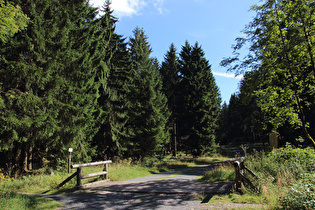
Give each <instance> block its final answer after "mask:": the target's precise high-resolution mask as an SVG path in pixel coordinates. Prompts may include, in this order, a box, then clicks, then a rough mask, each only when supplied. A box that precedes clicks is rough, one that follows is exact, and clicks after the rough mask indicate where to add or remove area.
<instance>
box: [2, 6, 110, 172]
mask: <svg viewBox="0 0 315 210" xmlns="http://www.w3.org/2000/svg"><path fill="white" fill-rule="evenodd" d="M15 3H18V4H19V5H20V6H21V8H22V10H23V12H24V13H25V14H26V15H27V16H28V17H29V18H30V24H29V25H28V27H27V29H26V30H24V31H21V32H19V33H17V34H16V36H14V37H13V38H12V39H10V40H9V41H8V42H7V43H6V44H3V45H2V46H1V50H0V54H1V55H0V59H1V61H0V74H1V77H0V78H1V79H0V83H1V87H2V88H1V96H2V98H3V100H2V101H1V105H0V109H1V114H0V121H1V124H2V125H3V127H2V128H1V131H0V132H1V133H0V135H1V140H0V141H1V142H0V144H1V148H0V149H1V151H2V152H3V151H8V152H7V153H5V156H6V157H7V158H8V159H7V161H12V162H13V164H14V167H13V168H14V169H17V170H16V171H15V172H14V174H15V175H17V174H18V173H19V172H21V171H22V170H27V169H31V168H32V167H31V163H32V159H36V160H37V162H38V164H39V165H40V164H41V163H42V160H44V159H48V160H49V161H51V164H52V165H54V166H56V165H57V162H56V161H57V160H58V158H57V157H62V156H63V154H65V153H66V148H67V147H68V146H71V147H74V148H75V151H76V157H77V158H83V157H87V156H88V155H87V152H89V149H88V148H89V147H88V145H89V141H90V139H91V137H92V136H93V135H94V133H95V130H97V123H96V122H97V115H96V113H97V97H98V88H99V86H100V84H101V81H99V82H95V81H97V80H98V79H97V78H96V77H97V76H98V75H100V74H105V75H106V69H105V68H104V66H102V65H101V63H100V59H101V57H102V55H103V53H102V51H101V49H100V48H99V45H98V40H100V39H101V37H102V36H103V33H99V31H98V30H95V29H97V28H98V27H97V23H96V22H95V17H96V10H95V9H94V8H91V7H90V6H89V5H88V4H87V3H86V1H84V0H80V1H78V0H75V1H74V0H73V1H57V0H56V1H51V0H41V1H39V0H32V1H22V0H21V1H18V0H17V1H15ZM100 71H102V72H101V73H100ZM102 82H103V84H104V83H105V82H106V79H104V80H103V81H102ZM7 154H9V155H7Z"/></svg>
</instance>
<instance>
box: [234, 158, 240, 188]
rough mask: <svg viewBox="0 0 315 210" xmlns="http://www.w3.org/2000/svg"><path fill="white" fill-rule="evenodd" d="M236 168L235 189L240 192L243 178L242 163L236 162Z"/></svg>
mask: <svg viewBox="0 0 315 210" xmlns="http://www.w3.org/2000/svg"><path fill="white" fill-rule="evenodd" d="M233 165H234V167H235V189H236V190H237V191H240V190H241V189H242V178H241V169H240V162H239V161H235V162H234V163H233Z"/></svg>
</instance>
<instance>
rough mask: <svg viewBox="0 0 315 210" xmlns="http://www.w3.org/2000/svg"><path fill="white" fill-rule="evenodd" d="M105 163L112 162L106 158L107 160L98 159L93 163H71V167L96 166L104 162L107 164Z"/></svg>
mask: <svg viewBox="0 0 315 210" xmlns="http://www.w3.org/2000/svg"><path fill="white" fill-rule="evenodd" d="M107 163H112V161H111V160H107V161H100V162H93V163H83V164H76V165H72V166H71V168H81V167H89V166H97V165H104V164H107Z"/></svg>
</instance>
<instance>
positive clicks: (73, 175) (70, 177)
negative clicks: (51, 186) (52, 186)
mask: <svg viewBox="0 0 315 210" xmlns="http://www.w3.org/2000/svg"><path fill="white" fill-rule="evenodd" d="M77 174H78V172H75V173H74V174H72V175H71V176H69V177H68V178H67V179H66V180H64V181H63V182H61V183H60V184H59V185H58V186H57V187H56V189H59V188H60V187H62V186H63V185H64V184H66V183H67V182H69V181H70V180H71V179H72V178H73V177H75V176H76V175H77Z"/></svg>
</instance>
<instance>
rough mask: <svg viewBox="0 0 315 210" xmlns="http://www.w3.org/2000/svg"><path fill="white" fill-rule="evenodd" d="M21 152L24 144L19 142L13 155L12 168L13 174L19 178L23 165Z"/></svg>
mask: <svg viewBox="0 0 315 210" xmlns="http://www.w3.org/2000/svg"><path fill="white" fill-rule="evenodd" d="M21 152H22V144H21V143H19V142H17V143H16V150H15V154H14V157H13V168H12V175H13V177H14V178H15V179H16V178H18V175H19V174H20V172H21V166H20V161H21Z"/></svg>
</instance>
